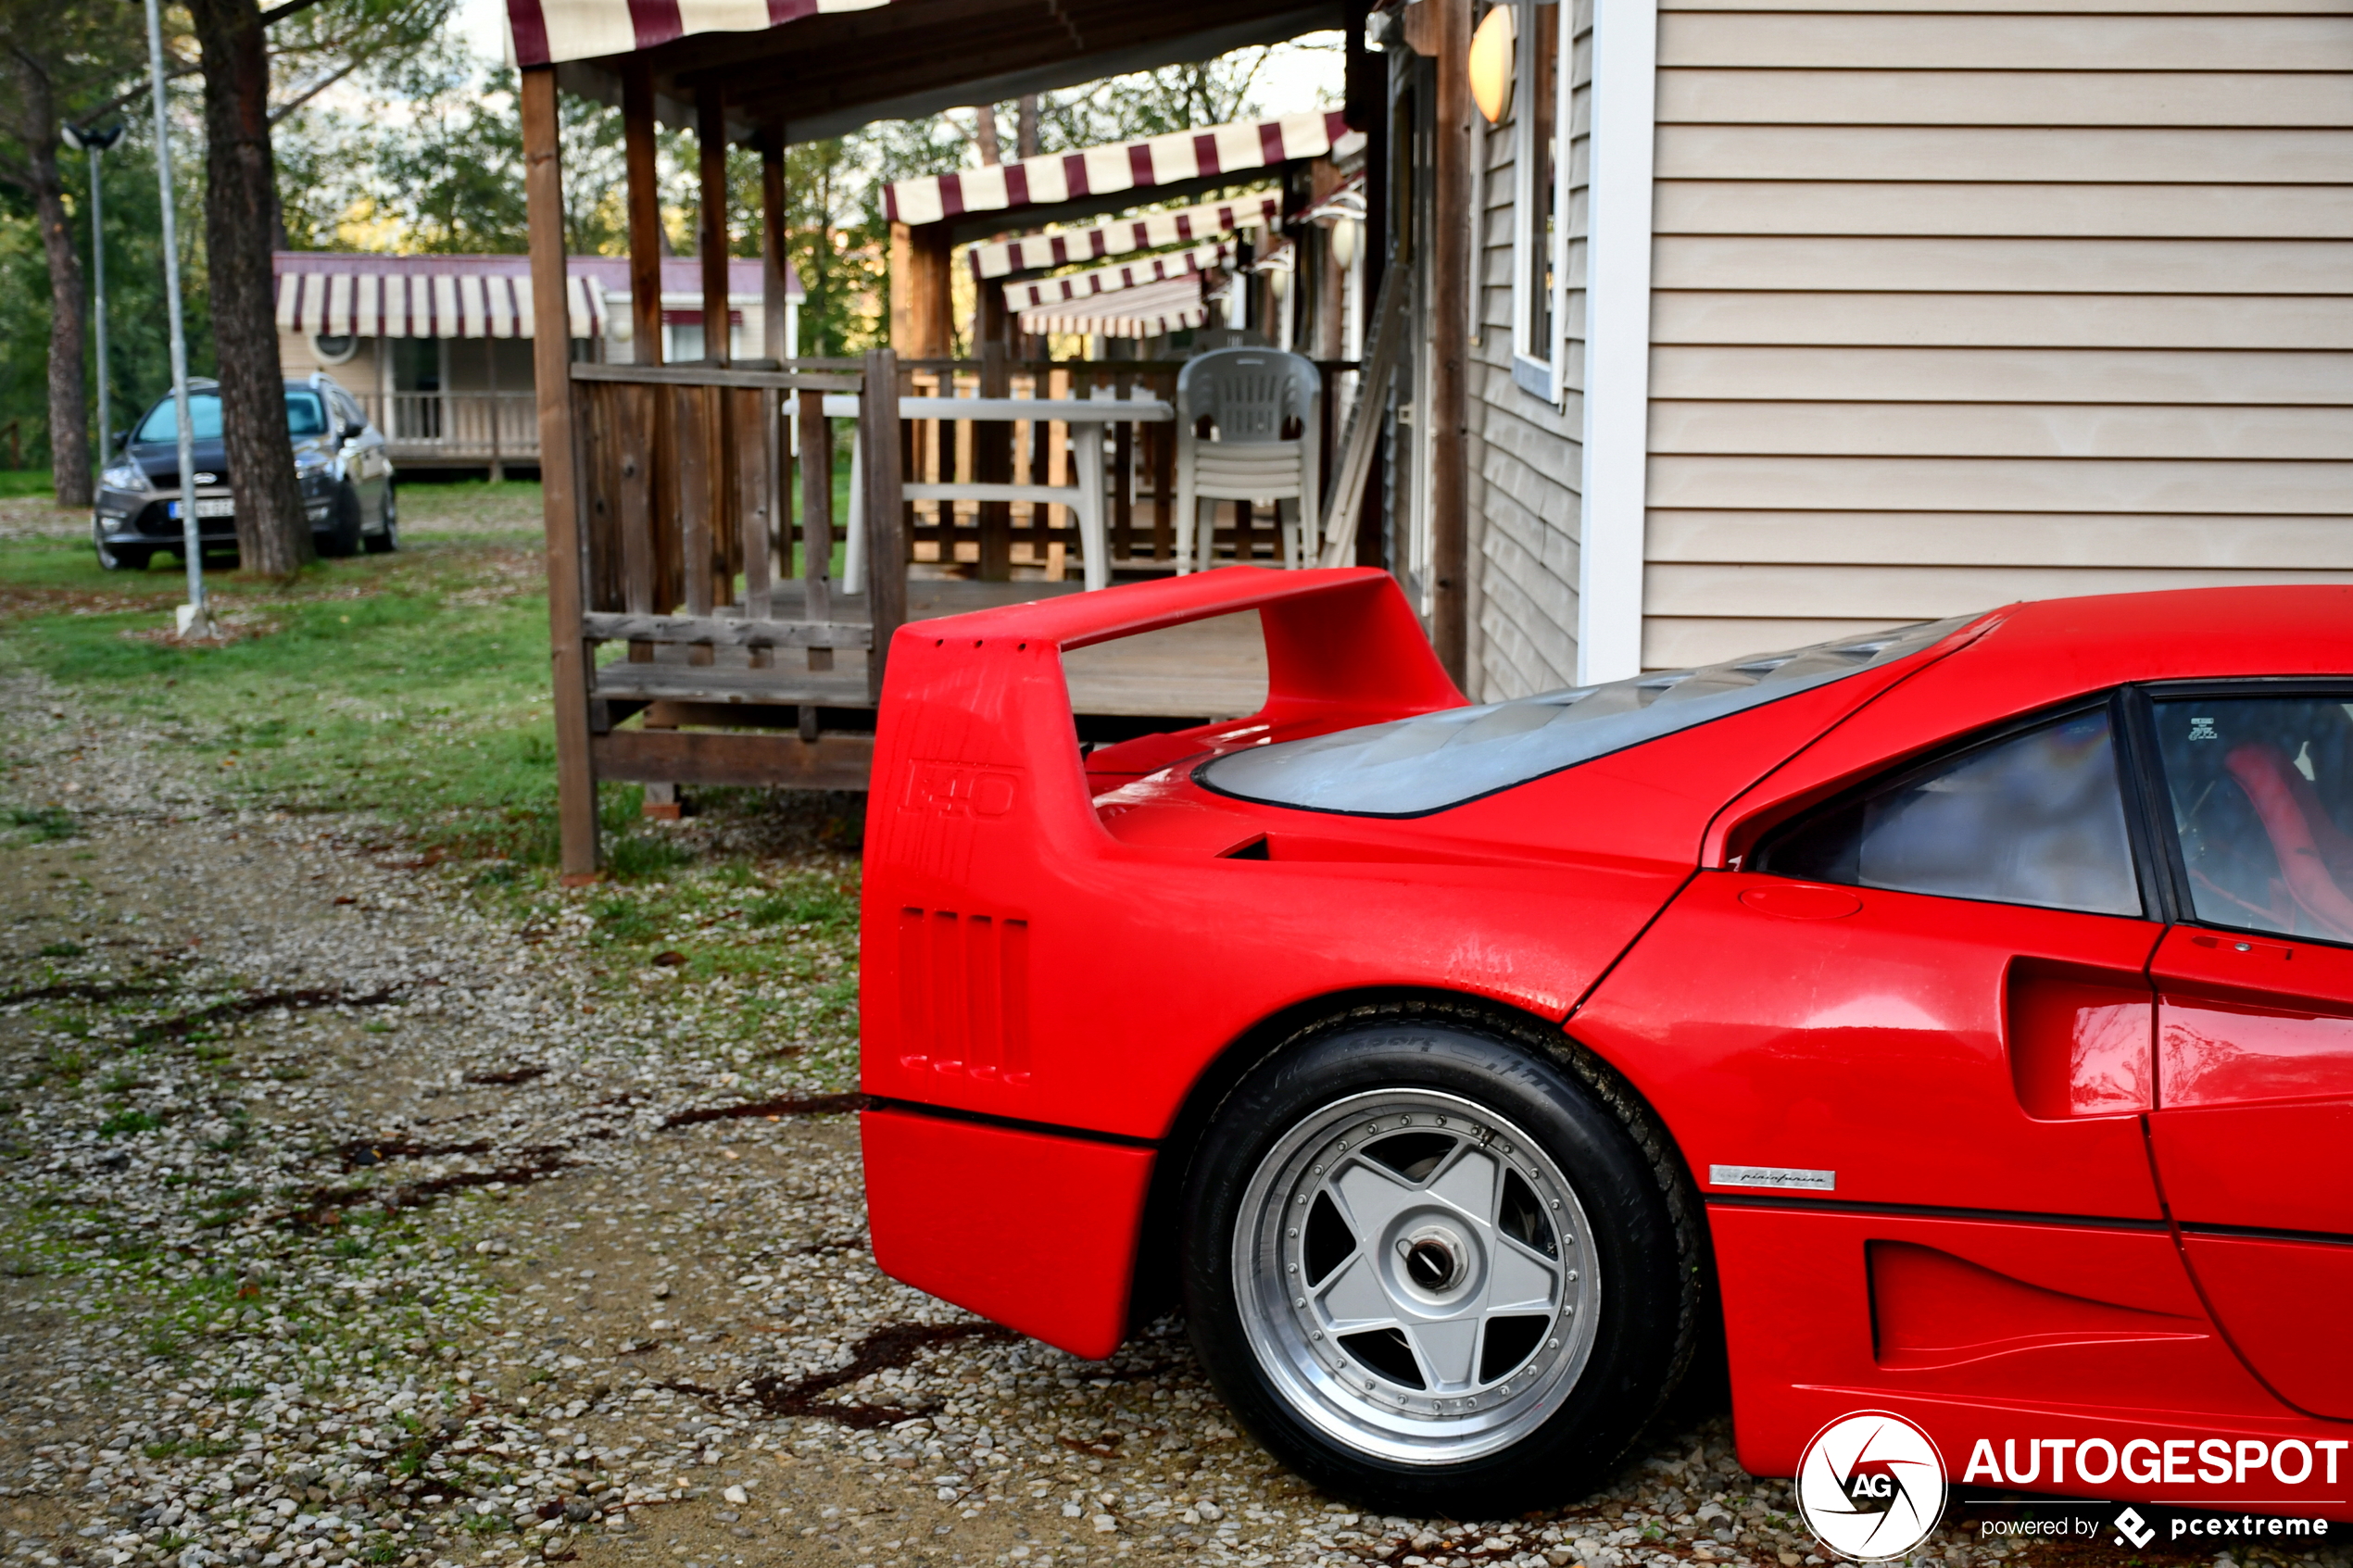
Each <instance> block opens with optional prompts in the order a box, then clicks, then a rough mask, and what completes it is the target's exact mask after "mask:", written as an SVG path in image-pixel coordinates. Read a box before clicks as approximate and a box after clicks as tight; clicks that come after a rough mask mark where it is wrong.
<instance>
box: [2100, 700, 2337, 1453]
mask: <svg viewBox="0 0 2353 1568" xmlns="http://www.w3.org/2000/svg"><path fill="white" fill-rule="evenodd" d="M2150 695H2151V697H2152V700H2151V701H2150V702H2149V704H2148V707H2147V709H2146V716H2147V722H2148V724H2149V726H2150V730H2151V733H2152V735H2153V739H2154V743H2155V744H2154V746H2153V747H2152V748H2151V749H2153V750H2154V751H2155V752H2156V754H2157V757H2158V762H2159V766H2160V767H2161V769H2162V771H2163V774H2164V790H2163V801H2164V804H2165V806H2166V807H2167V808H2169V809H2170V811H2171V825H2172V828H2173V830H2174V833H2173V836H2174V843H2173V845H2172V846H2171V849H2172V850H2173V854H2174V860H2173V867H2172V870H2173V872H2174V874H2175V876H2176V877H2177V879H2178V882H2177V886H2178V889H2179V892H2178V900H2179V903H2180V906H2181V909H2182V910H2183V923H2182V924H2181V925H2178V926H2176V927H2175V928H2174V929H2173V930H2172V931H2171V932H2169V933H2168V934H2167V935H2166V938H2165V942H2164V945H2163V946H2162V947H2159V948H2158V954H2157V958H2156V960H2155V962H2154V963H2153V964H2152V965H2151V970H2150V972H2151V975H2152V978H2153V979H2154V980H2155V982H2156V984H2157V988H2158V1048H2157V1096H2156V1109H2155V1110H2154V1111H2153V1113H2152V1114H2151V1115H2150V1117H2149V1136H2150V1143H2151V1147H2152V1148H2153V1149H2154V1151H2155V1154H2156V1160H2157V1167H2158V1178H2159V1180H2160V1181H2161V1182H2162V1184H2163V1185H2164V1195H2165V1199H2166V1202H2167V1204H2168V1206H2169V1208H2170V1209H2171V1213H2172V1217H2173V1221H2174V1223H2175V1224H2176V1225H2177V1226H2178V1227H2179V1231H2180V1235H2181V1243H2182V1250H2183V1256H2184V1257H2185V1258H2186V1259H2187V1260H2188V1262H2189V1265H2190V1268H2191V1271H2192V1273H2194V1275H2195V1276H2196V1280H2197V1283H2198V1285H2199V1286H2200V1288H2201V1289H2202V1290H2203V1291H2204V1292H2205V1294H2206V1297H2207V1299H2208V1302H2209V1303H2210V1304H2211V1305H2212V1307H2213V1309H2214V1311H2215V1314H2216V1316H2217V1318H2218V1319H2219V1320H2220V1321H2221V1324H2222V1327H2223V1329H2224V1331H2225V1332H2226V1333H2227V1334H2228V1335H2229V1336H2231V1338H2232V1340H2233V1344H2234V1345H2235V1347H2236V1348H2237V1349H2238V1351H2239V1353H2240V1355H2241V1356H2242V1357H2244V1358H2245V1359H2246V1361H2247V1363H2248V1365H2249V1367H2250V1368H2251V1369H2252V1370H2254V1371H2255V1373H2256V1374H2258V1375H2259V1376H2260V1377H2262V1378H2263V1379H2264V1380H2265V1381H2266V1382H2268V1383H2269V1384H2270V1385H2271V1387H2272V1388H2273V1390H2274V1391H2275V1392H2277V1393H2278V1394H2279V1395H2280V1396H2281V1397H2282V1398H2284V1399H2286V1400H2287V1401H2288V1402H2289V1403H2291V1404H2294V1405H2296V1406H2298V1407H2300V1408H2301V1409H2303V1410H2305V1411H2309V1412H2311V1413H2313V1414H2315V1415H2322V1416H2330V1417H2334V1418H2336V1419H2340V1420H2345V1419H2353V1336H2348V1335H2347V1334H2346V1333H2345V1332H2344V1327H2345V1324H2344V1320H2343V1314H2344V1312H2345V1311H2346V1303H2347V1302H2353V1177H2348V1176H2347V1171H2346V1151H2347V1148H2353V683H2347V684H2344V685H2342V686H2338V687H2327V686H2310V685H2290V684H2269V685H2267V686H2259V687H2250V686H2238V687H2235V688H2233V687H2229V686H2223V687H2216V688H2209V689H2207V690H2204V691H2199V690H2195V689H2188V688H2175V689H2172V690H2170V691H2165V690H2160V691H2158V692H2154V693H2152V694H2150ZM2316 1314H2322V1316H2316ZM2324 1319H2334V1321H2330V1322H2324ZM2316 1330H2317V1331H2318V1332H2316Z"/></svg>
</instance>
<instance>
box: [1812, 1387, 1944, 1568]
mask: <svg viewBox="0 0 2353 1568" xmlns="http://www.w3.org/2000/svg"><path fill="white" fill-rule="evenodd" d="M1944 1491H1945V1488H1944V1455H1942V1454H1940V1453H1938V1452H1937V1451H1936V1444H1935V1443H1934V1442H1933V1441H1932V1440H1931V1438H1930V1437H1929V1435H1928V1434H1927V1433H1925V1432H1923V1431H1921V1430H1920V1429H1919V1427H1918V1426H1915V1425H1914V1424H1912V1423H1910V1422H1908V1421H1906V1420H1905V1419H1904V1418H1903V1417H1902V1416H1900V1415H1894V1414H1891V1413H1889V1412H1888V1411H1856V1413H1855V1414H1853V1415H1849V1416H1843V1417H1841V1418H1840V1419H1838V1420H1836V1421H1833V1422H1831V1424H1829V1425H1828V1426H1825V1427H1823V1428H1822V1429H1821V1430H1820V1431H1819V1432H1817V1433H1815V1434H1814V1440H1813V1441H1812V1442H1810V1443H1807V1444H1806V1454H1805V1457H1804V1458H1802V1459H1800V1460H1799V1461H1797V1512H1798V1513H1799V1515H1800V1516H1801V1517H1803V1518H1804V1519H1805V1521H1806V1528H1807V1529H1809V1530H1811V1531H1813V1532H1814V1538H1815V1539H1816V1540H1818V1541H1819V1542H1821V1543H1822V1545H1823V1546H1824V1547H1826V1548H1828V1549H1830V1550H1831V1551H1833V1552H1836V1553H1837V1554H1838V1555H1839V1556H1841V1557H1845V1558H1851V1559H1853V1560H1854V1561H1856V1562H1881V1561H1883V1560H1885V1559H1887V1558H1891V1557H1901V1556H1903V1555H1904V1554H1905V1553H1906V1552H1907V1551H1910V1550H1911V1549H1913V1548H1914V1547H1916V1546H1918V1545H1919V1544H1920V1542H1922V1541H1924V1540H1926V1539H1927V1538H1928V1536H1929V1532H1930V1531H1931V1530H1933V1529H1935V1528H1936V1522H1937V1521H1938V1520H1939V1519H1941V1518H1943V1517H1944Z"/></svg>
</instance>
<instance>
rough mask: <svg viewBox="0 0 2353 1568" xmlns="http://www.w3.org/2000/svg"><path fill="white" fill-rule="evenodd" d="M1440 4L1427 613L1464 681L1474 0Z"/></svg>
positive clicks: (1439, 644) (1445, 659) (1426, 0)
mask: <svg viewBox="0 0 2353 1568" xmlns="http://www.w3.org/2000/svg"><path fill="white" fill-rule="evenodd" d="M1423 4H1425V5H1428V6H1436V7H1438V8H1439V10H1438V15H1437V16H1436V17H1435V18H1434V19H1433V20H1434V21H1435V23H1436V25H1437V29H1438V61H1437V76H1438V93H1437V96H1436V99H1435V108H1436V113H1435V119H1436V122H1437V123H1436V127H1435V135H1436V141H1437V147H1436V149H1435V151H1436V155H1437V156H1436V157H1435V158H1434V159H1433V160H1432V161H1433V162H1434V163H1435V165H1436V168H1435V169H1434V170H1433V173H1434V176H1435V179H1434V185H1433V190H1432V193H1431V196H1432V205H1433V206H1434V207H1436V209H1437V210H1436V212H1435V213H1434V215H1433V218H1434V221H1433V222H1432V223H1431V225H1430V232H1431V239H1432V243H1431V245H1430V247H1429V294H1430V297H1429V313H1430V367H1429V403H1430V407H1429V420H1430V433H1431V434H1430V508H1429V536H1430V546H1429V551H1430V561H1429V570H1430V578H1431V583H1430V616H1429V640H1430V645H1431V646H1432V647H1434V648H1435V649H1436V650H1437V653H1438V661H1439V662H1440V663H1441V664H1442V665H1444V666H1445V667H1446V672H1447V673H1448V674H1449V675H1451V676H1453V679H1454V684H1456V685H1457V686H1460V687H1462V688H1463V689H1464V690H1466V691H1467V690H1469V689H1470V675H1469V671H1468V669H1467V668H1466V665H1467V661H1468V659H1469V642H1470V624H1469V620H1468V617H1467V614H1466V609H1467V606H1468V604H1469V582H1468V579H1469V575H1470V559H1469V555H1470V467H1469V462H1468V459H1467V458H1466V452H1465V446H1464V431H1465V428H1466V425H1467V424H1468V400H1467V399H1468V391H1469V379H1468V363H1467V361H1468V357H1469V353H1470V345H1469V343H1468V342H1467V339H1468V337H1469V331H1470V238H1469V236H1470V225H1471V212H1470V186H1471V169H1470V117H1471V116H1472V114H1474V113H1475V112H1477V111H1476V110H1475V109H1474V108H1473V107H1472V104H1471V95H1470V40H1471V0H1423Z"/></svg>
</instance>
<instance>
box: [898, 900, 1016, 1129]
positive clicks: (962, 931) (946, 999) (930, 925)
mask: <svg viewBox="0 0 2353 1568" xmlns="http://www.w3.org/2000/svg"><path fill="white" fill-rule="evenodd" d="M899 1022H900V1042H901V1044H900V1053H901V1054H900V1063H901V1065H903V1066H907V1067H911V1068H918V1069H920V1068H925V1067H928V1068H930V1069H931V1070H932V1071H933V1072H936V1073H961V1074H963V1075H964V1076H966V1077H970V1078H975V1079H979V1080H981V1081H983V1082H994V1083H1001V1084H1004V1085H1007V1086H1009V1087H1013V1088H1020V1087H1024V1086H1026V1085H1027V1084H1028V1083H1029V922H1027V921H1026V920H1024V919H1021V918H1020V917H1018V916H1004V915H968V914H958V913H957V912H955V911H954V910H952V909H900V911H899Z"/></svg>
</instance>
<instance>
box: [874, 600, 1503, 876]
mask: <svg viewBox="0 0 2353 1568" xmlns="http://www.w3.org/2000/svg"><path fill="white" fill-rule="evenodd" d="M1252 609H1254V610H1256V611H1257V612H1258V616H1259V623H1260V625H1261V627H1262V628H1263V630H1264V633H1265V644H1266V701H1265V706H1264V707H1263V708H1261V709H1259V711H1258V712H1257V713H1255V714H1252V715H1251V716H1250V717H1248V718H1246V719H1242V720H1239V721H1229V722H1225V723H1220V724H1217V725H1215V726H1214V727H1213V728H1214V731H1216V732H1230V731H1233V730H1237V729H1241V728H1248V727H1265V728H1267V729H1274V730H1291V731H1297V732H1320V731H1324V730H1332V729H1342V728H1346V727H1349V726H1351V725H1355V724H1366V723H1376V722H1379V721H1385V720H1390V719H1402V718H1405V717H1407V716H1409V715H1412V714H1416V713H1427V712H1429V711H1431V710H1432V709H1441V708H1459V707H1461V706H1462V705H1463V703H1464V701H1465V700H1466V699H1465V698H1464V696H1463V694H1462V693H1461V692H1460V691H1459V690H1457V689H1456V688H1455V685H1454V683H1453V681H1452V680H1451V679H1449V678H1448V676H1447V674H1446V671H1445V670H1444V668H1443V667H1442V666H1441V665H1440V663H1439V662H1438V656H1437V654H1436V653H1435V652H1434V651H1433V650H1432V648H1431V647H1430V645H1429V639H1428V637H1426V636H1425V635H1423V633H1422V629H1421V625H1420V622H1419V621H1417V620H1416V617H1415V615H1414V612H1413V609H1412V608H1411V607H1410V606H1409V605H1407V603H1406V602H1405V596H1404V595H1403V593H1401V592H1400V591H1399V589H1398V586H1397V581H1396V579H1395V578H1393V577H1391V576H1390V574H1389V573H1388V572H1386V571H1379V570H1378V569H1376V568H1371V567H1345V568H1337V569H1331V570H1318V571H1277V570H1274V569H1271V568H1265V567H1227V568H1223V569H1221V570H1218V571H1204V572H1196V573H1192V574H1189V575H1187V576H1182V577H1173V578H1168V579H1164V580H1163V581H1161V582H1157V583H1134V584H1130V585H1127V586H1125V587H1117V588H1104V589H1100V590H1097V591H1095V592H1092V593H1082V594H1069V595H1064V596H1059V597H1056V598H1051V599H1042V600H1038V601H1037V602H1035V603H1031V604H1024V605H1012V606H1008V607H1006V608H1001V609H987V610H976V611H974V612H973V613H971V614H967V615H956V616H948V617H945V618H942V619H940V620H937V621H912V622H910V623H908V624H905V625H902V626H900V628H899V631H898V633H897V634H896V635H895V636H894V637H892V639H891V643H890V652H889V666H888V670H887V673H886V675H885V677H884V681H883V699H882V709H881V713H880V716H879V720H878V723H877V730H878V734H876V736H875V763H874V778H873V794H872V796H871V797H870V801H869V807H868V809H869V813H870V817H869V839H870V842H872V843H874V844H875V847H879V848H884V849H885V854H886V858H895V857H893V856H891V855H890V853H889V850H888V848H887V846H888V844H889V843H890V841H891V840H892V839H893V837H894V834H892V833H891V832H889V831H882V832H879V833H878V832H877V831H876V830H880V829H884V828H885V819H887V818H888V817H890V816H892V815H893V814H895V813H903V812H905V811H908V810H910V809H912V810H913V811H914V812H915V813H916V814H917V815H918V816H922V817H925V818H931V819H933V820H937V816H938V815H940V814H945V815H947V816H950V817H957V816H967V815H974V814H977V815H979V816H981V817H1002V816H1006V815H1027V814H1029V813H1030V812H1031V811H1035V812H1037V813H1038V819H1039V820H1041V821H1051V820H1054V819H1055V818H1057V817H1061V816H1062V815H1063V812H1065V811H1067V812H1071V813H1088V814H1091V809H1090V798H1089V793H1088V787H1087V781H1086V771H1085V769H1084V768H1083V767H1082V765H1081V762H1080V759H1079V756H1078V748H1077V744H1076V726H1075V721H1074V719H1073V716H1072V712H1071V704H1070V689H1069V685H1068V684H1067V682H1066V681H1065V680H1064V677H1063V668H1062V655H1063V650H1065V649H1069V648H1080V647H1087V646H1091V645H1093V644H1096V643H1105V642H1111V641H1114V640H1115V639H1117V638H1121V637H1132V636H1136V635H1139V634H1140V633H1146V632H1156V631H1160V630H1162V629H1164V628H1166V627H1171V626H1178V625H1182V624H1184V623H1185V622H1187V621H1203V620H1208V619H1210V618H1212V617H1214V616H1220V615H1231V614H1235V613H1237V612H1239V611H1242V610H1252ZM1189 733H1190V732H1189ZM1166 738H1167V737H1151V739H1153V740H1155V741H1160V742H1163V743H1165V740H1166ZM1128 744H1130V745H1134V744H1137V743H1132V742H1131V743H1128ZM1164 748H1165V746H1164ZM1025 808H1026V809H1025ZM1065 820H1066V819H1065Z"/></svg>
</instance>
